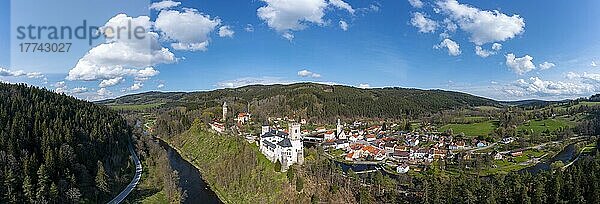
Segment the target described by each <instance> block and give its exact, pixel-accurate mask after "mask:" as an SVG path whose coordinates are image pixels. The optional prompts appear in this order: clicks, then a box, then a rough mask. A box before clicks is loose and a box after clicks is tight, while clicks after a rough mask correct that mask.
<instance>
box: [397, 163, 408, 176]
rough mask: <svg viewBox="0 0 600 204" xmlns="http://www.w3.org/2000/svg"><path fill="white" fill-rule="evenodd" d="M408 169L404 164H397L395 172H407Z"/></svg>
mask: <svg viewBox="0 0 600 204" xmlns="http://www.w3.org/2000/svg"><path fill="white" fill-rule="evenodd" d="M408 170H410V167H409V166H408V165H406V164H402V165H398V166H397V167H396V172H398V173H399V174H405V173H407V172H408Z"/></svg>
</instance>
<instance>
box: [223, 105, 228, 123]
mask: <svg viewBox="0 0 600 204" xmlns="http://www.w3.org/2000/svg"><path fill="white" fill-rule="evenodd" d="M223 121H227V101H225V102H223Z"/></svg>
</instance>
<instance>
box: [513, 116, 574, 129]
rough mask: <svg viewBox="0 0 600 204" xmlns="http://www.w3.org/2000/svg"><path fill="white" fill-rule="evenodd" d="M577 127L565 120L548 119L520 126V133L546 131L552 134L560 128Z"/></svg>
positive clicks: (532, 121)
mask: <svg viewBox="0 0 600 204" xmlns="http://www.w3.org/2000/svg"><path fill="white" fill-rule="evenodd" d="M573 126H575V124H574V122H571V121H569V120H566V119H564V118H557V119H546V120H531V121H528V122H527V123H525V124H522V125H520V126H519V127H518V128H517V130H518V131H529V130H533V131H534V132H544V131H546V130H548V131H550V132H552V131H555V130H558V129H560V128H569V127H573Z"/></svg>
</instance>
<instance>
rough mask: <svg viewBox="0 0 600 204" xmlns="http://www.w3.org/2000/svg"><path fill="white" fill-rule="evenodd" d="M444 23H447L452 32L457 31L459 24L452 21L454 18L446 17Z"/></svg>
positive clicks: (447, 27) (447, 28)
mask: <svg viewBox="0 0 600 204" xmlns="http://www.w3.org/2000/svg"><path fill="white" fill-rule="evenodd" d="M443 23H444V24H446V30H448V31H450V32H454V31H456V29H458V26H457V25H456V23H454V22H452V20H450V19H448V18H446V19H444V21H443Z"/></svg>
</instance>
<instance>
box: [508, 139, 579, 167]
mask: <svg viewBox="0 0 600 204" xmlns="http://www.w3.org/2000/svg"><path fill="white" fill-rule="evenodd" d="M575 156H577V152H576V151H575V144H570V145H567V146H566V147H565V148H564V149H563V150H562V151H560V152H559V153H558V154H557V155H556V156H554V157H553V158H552V159H550V160H547V161H545V162H540V163H537V164H536V165H535V166H531V167H527V168H525V169H523V170H520V171H519V172H524V171H527V172H529V173H538V172H540V171H547V170H550V169H551V168H552V167H551V166H550V164H552V163H553V162H555V161H562V162H563V163H564V164H567V163H569V161H571V159H573V158H575Z"/></svg>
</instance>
